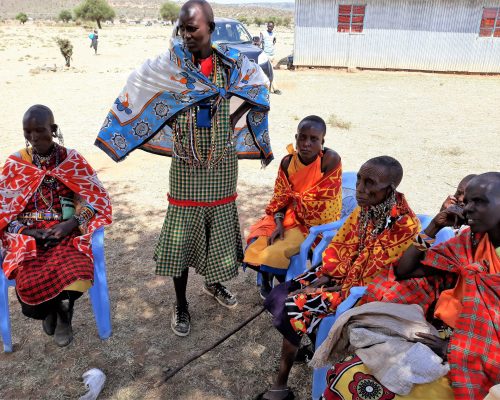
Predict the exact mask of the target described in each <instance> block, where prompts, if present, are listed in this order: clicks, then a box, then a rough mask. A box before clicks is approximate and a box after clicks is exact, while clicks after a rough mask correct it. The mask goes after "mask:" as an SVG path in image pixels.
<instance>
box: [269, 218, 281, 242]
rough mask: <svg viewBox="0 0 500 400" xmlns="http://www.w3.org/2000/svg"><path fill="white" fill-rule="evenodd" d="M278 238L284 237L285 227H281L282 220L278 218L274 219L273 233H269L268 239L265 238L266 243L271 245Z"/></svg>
mask: <svg viewBox="0 0 500 400" xmlns="http://www.w3.org/2000/svg"><path fill="white" fill-rule="evenodd" d="M278 238H279V239H280V240H283V239H284V238H285V228H283V221H282V220H281V219H279V218H278V219H277V220H276V229H275V230H274V232H273V233H271V236H269V239H267V245H268V246H271V245H272V244H273V243H274V242H275V240H276V239H278Z"/></svg>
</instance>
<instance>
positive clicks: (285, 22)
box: [283, 17, 292, 28]
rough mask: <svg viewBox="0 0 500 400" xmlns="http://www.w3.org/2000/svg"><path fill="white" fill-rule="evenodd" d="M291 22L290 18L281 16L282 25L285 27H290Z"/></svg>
mask: <svg viewBox="0 0 500 400" xmlns="http://www.w3.org/2000/svg"><path fill="white" fill-rule="evenodd" d="M291 24H292V18H290V17H283V26H285V27H286V28H290V25H291Z"/></svg>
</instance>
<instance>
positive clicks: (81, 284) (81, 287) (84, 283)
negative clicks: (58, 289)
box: [64, 280, 92, 293]
mask: <svg viewBox="0 0 500 400" xmlns="http://www.w3.org/2000/svg"><path fill="white" fill-rule="evenodd" d="M91 286H92V281H89V280H80V281H76V282H73V283H72V284H71V285H69V286H66V287H65V288H64V290H74V291H75V292H82V293H84V292H86V291H87V290H89V289H90V288H91Z"/></svg>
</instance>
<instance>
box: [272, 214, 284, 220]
mask: <svg viewBox="0 0 500 400" xmlns="http://www.w3.org/2000/svg"><path fill="white" fill-rule="evenodd" d="M277 219H285V214H283V213H282V212H277V213H276V214H274V220H275V221H276V220H277Z"/></svg>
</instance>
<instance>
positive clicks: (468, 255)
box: [364, 229, 500, 400]
mask: <svg viewBox="0 0 500 400" xmlns="http://www.w3.org/2000/svg"><path fill="white" fill-rule="evenodd" d="M476 239H477V240H480V239H481V237H480V235H476ZM474 255H475V247H474V246H473V242H472V234H471V231H470V229H465V230H463V231H462V232H461V233H460V234H459V235H458V236H457V237H455V238H452V239H450V240H448V241H447V242H444V243H441V244H439V245H437V246H436V247H433V248H431V249H429V250H428V251H427V254H426V257H425V259H424V261H423V264H425V265H427V266H430V267H433V268H438V269H440V270H443V271H446V272H450V273H452V274H453V275H454V276H455V277H456V276H458V275H461V276H462V278H463V279H464V282H465V290H464V297H463V300H462V311H461V313H460V315H459V317H458V319H457V324H456V327H455V330H454V332H453V335H452V336H451V339H450V345H449V350H448V351H449V354H448V361H449V363H450V373H449V378H450V380H451V386H452V388H453V393H454V395H455V398H456V399H467V400H469V399H482V398H483V397H484V396H486V394H487V393H488V389H489V388H490V387H491V386H493V385H495V384H498V383H499V382H500V307H499V305H500V274H498V273H495V274H493V273H489V270H488V268H487V266H485V265H484V263H481V262H478V260H475V258H474ZM499 262H500V261H499ZM447 283H449V280H448V282H447ZM447 283H446V279H444V280H443V279H442V278H441V279H440V278H437V277H432V278H419V279H408V280H405V281H399V282H396V281H395V280H394V274H393V272H392V271H391V273H390V274H389V275H385V276H379V277H377V278H376V279H375V280H374V281H373V282H372V284H371V285H369V286H368V289H367V294H366V296H365V297H364V302H368V301H388V302H395V303H405V304H420V305H421V306H422V307H424V308H425V309H428V308H429V306H430V305H431V304H432V303H433V302H434V301H435V300H436V299H437V297H438V295H439V293H440V292H441V291H442V289H443V288H449V284H447Z"/></svg>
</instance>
